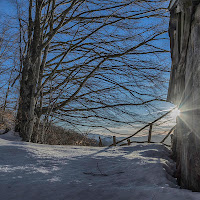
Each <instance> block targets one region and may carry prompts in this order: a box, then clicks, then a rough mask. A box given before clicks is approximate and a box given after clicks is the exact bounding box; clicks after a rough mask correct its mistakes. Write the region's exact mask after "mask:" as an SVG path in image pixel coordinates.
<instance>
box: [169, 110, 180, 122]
mask: <svg viewBox="0 0 200 200" xmlns="http://www.w3.org/2000/svg"><path fill="white" fill-rule="evenodd" d="M180 113H181V112H180V110H179V109H178V108H175V109H174V110H173V111H172V113H171V115H172V117H173V118H174V119H176V117H178V116H180Z"/></svg>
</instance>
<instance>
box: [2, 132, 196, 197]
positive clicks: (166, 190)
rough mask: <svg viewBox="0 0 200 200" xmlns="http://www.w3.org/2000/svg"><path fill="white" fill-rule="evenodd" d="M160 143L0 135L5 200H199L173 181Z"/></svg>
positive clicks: (166, 154) (171, 163)
mask: <svg viewBox="0 0 200 200" xmlns="http://www.w3.org/2000/svg"><path fill="white" fill-rule="evenodd" d="M169 153H170V152H169V150H168V149H167V148H166V147H164V146H163V145H160V144H143V145H141V144H139V145H138V144H135V145H132V146H129V147H128V146H127V147H112V148H108V147H103V148H98V147H77V146H53V145H52V146H50V145H41V144H33V143H26V142H21V141H20V138H19V137H18V135H17V134H16V133H13V132H9V133H7V134H5V135H1V136H0V194H1V195H0V199H2V200H11V199H13V200H47V199H48V200H79V199H80V200H118V199H120V200H190V199H191V200H193V199H194V200H199V199H200V193H194V192H191V191H189V190H184V189H180V188H179V186H177V184H176V180H175V179H174V178H173V177H172V174H173V172H174V169H175V164H174V162H173V161H172V160H171V159H170V158H169Z"/></svg>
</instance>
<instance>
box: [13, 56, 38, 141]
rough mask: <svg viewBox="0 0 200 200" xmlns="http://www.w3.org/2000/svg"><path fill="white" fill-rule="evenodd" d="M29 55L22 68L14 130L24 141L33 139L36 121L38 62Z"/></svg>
mask: <svg viewBox="0 0 200 200" xmlns="http://www.w3.org/2000/svg"><path fill="white" fill-rule="evenodd" d="M32 61H33V60H32V59H31V58H30V57H28V56H27V57H26V59H25V61H24V67H23V70H22V79H21V83H20V100H19V108H18V113H17V123H16V127H15V130H16V131H18V132H19V133H20V136H21V137H22V139H23V140H24V141H29V142H30V141H33V140H34V138H33V128H34V124H35V121H36V114H35V107H36V99H35V91H36V85H37V68H38V66H36V64H34V63H37V64H39V63H38V62H34V63H33V62H32Z"/></svg>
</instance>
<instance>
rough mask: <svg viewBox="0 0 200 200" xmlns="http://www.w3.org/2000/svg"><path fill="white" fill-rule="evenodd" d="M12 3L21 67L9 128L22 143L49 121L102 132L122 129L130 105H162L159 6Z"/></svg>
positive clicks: (64, 0) (136, 0) (86, 0)
mask: <svg viewBox="0 0 200 200" xmlns="http://www.w3.org/2000/svg"><path fill="white" fill-rule="evenodd" d="M16 3H17V5H18V21H19V24H20V41H21V48H20V52H21V61H22V62H21V63H22V67H21V75H20V100H19V108H18V115H17V119H18V122H17V124H16V130H18V131H20V135H21V137H22V138H23V139H24V140H26V141H37V137H38V135H37V131H35V130H37V128H38V127H39V124H40V120H41V119H43V120H45V119H47V118H48V117H50V116H51V117H53V118H57V119H60V120H64V121H65V122H66V123H68V124H70V125H73V126H80V125H81V126H87V125H88V126H91V127H98V126H99V127H100V126H104V127H105V128H106V123H129V122H128V121H131V119H132V118H134V117H135V114H134V112H132V109H133V107H134V106H146V105H149V104H150V103H151V102H154V101H161V100H163V96H162V95H163V94H162V93H161V92H160V91H161V89H162V87H163V85H164V82H165V73H167V71H168V68H167V66H165V65H163V64H162V63H159V62H158V55H160V54H161V53H166V52H168V51H167V50H166V49H165V48H164V47H163V46H162V43H161V42H160V41H161V40H163V39H165V35H166V26H165V24H164V23H165V19H166V17H167V16H166V8H165V6H164V3H163V2H162V1H156V0H155V1H154V0H152V1H146V0H126V1H119V0H104V1H100V0H29V1H28V3H27V2H26V1H25V2H22V0H21V1H20V0H18V1H16ZM23 3H24V4H23ZM27 8H28V9H27ZM26 10H27V11H26ZM127 117H129V120H128V121H127V120H126V119H127Z"/></svg>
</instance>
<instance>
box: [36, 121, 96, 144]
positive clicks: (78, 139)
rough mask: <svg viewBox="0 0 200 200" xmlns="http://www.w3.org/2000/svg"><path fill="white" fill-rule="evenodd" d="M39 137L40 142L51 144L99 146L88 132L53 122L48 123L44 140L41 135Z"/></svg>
mask: <svg viewBox="0 0 200 200" xmlns="http://www.w3.org/2000/svg"><path fill="white" fill-rule="evenodd" d="M40 135H41V134H40ZM38 138H39V141H38V142H39V143H45V144H50V145H78V146H98V142H97V141H96V140H94V139H91V138H88V137H87V135H86V134H80V133H77V132H76V131H74V130H67V129H64V128H62V127H60V126H56V125H52V124H51V125H48V128H47V130H46V131H45V134H44V136H43V141H42V138H41V137H38Z"/></svg>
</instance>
